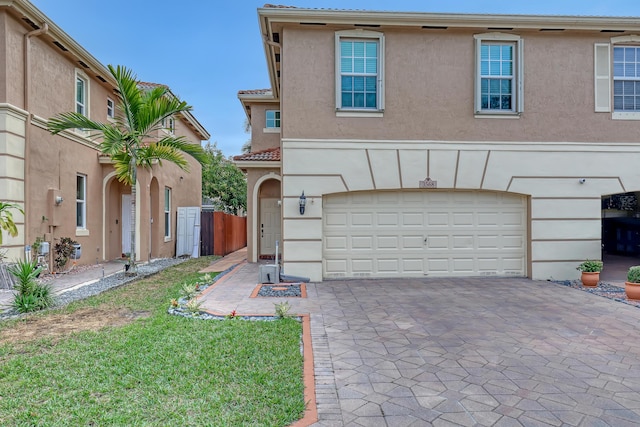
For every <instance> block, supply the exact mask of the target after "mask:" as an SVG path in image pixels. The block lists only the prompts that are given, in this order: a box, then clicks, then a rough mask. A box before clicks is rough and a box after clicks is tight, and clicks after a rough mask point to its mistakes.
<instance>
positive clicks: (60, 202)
mask: <svg viewBox="0 0 640 427" xmlns="http://www.w3.org/2000/svg"><path fill="white" fill-rule="evenodd" d="M63 201H64V199H63V198H62V196H56V205H60V204H62V202H63Z"/></svg>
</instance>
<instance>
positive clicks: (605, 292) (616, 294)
mask: <svg viewBox="0 0 640 427" xmlns="http://www.w3.org/2000/svg"><path fill="white" fill-rule="evenodd" d="M555 283H558V284H560V285H563V286H568V287H570V288H574V289H580V290H581V291H585V292H589V293H590V294H594V295H598V296H601V297H604V298H609V299H612V300H614V301H618V302H622V303H625V304H629V305H633V306H635V307H640V301H636V300H630V299H628V298H627V295H626V294H625V293H624V288H621V287H620V286H615V285H610V284H609V283H604V282H599V283H598V286H597V287H595V288H586V287H584V286H582V283H581V282H580V281H579V280H563V281H557V282H555Z"/></svg>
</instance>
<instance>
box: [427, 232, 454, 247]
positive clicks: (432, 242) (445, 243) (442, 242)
mask: <svg viewBox="0 0 640 427" xmlns="http://www.w3.org/2000/svg"><path fill="white" fill-rule="evenodd" d="M427 249H436V250H437V249H449V236H434V235H429V237H428V239H427Z"/></svg>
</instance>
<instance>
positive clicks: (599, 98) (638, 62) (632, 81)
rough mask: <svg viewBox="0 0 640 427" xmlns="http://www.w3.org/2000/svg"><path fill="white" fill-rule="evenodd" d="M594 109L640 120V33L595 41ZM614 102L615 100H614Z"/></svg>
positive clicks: (613, 116) (615, 117)
mask: <svg viewBox="0 0 640 427" xmlns="http://www.w3.org/2000/svg"><path fill="white" fill-rule="evenodd" d="M594 80H595V88H594V93H595V101H594V103H595V111H596V112H606V113H612V118H613V119H618V120H640V36H637V35H628V36H617V37H612V38H611V43H595V44H594ZM612 101H613V102H612Z"/></svg>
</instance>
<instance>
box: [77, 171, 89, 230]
mask: <svg viewBox="0 0 640 427" xmlns="http://www.w3.org/2000/svg"><path fill="white" fill-rule="evenodd" d="M76 228H79V229H86V228H87V176H86V175H82V174H77V175H76Z"/></svg>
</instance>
